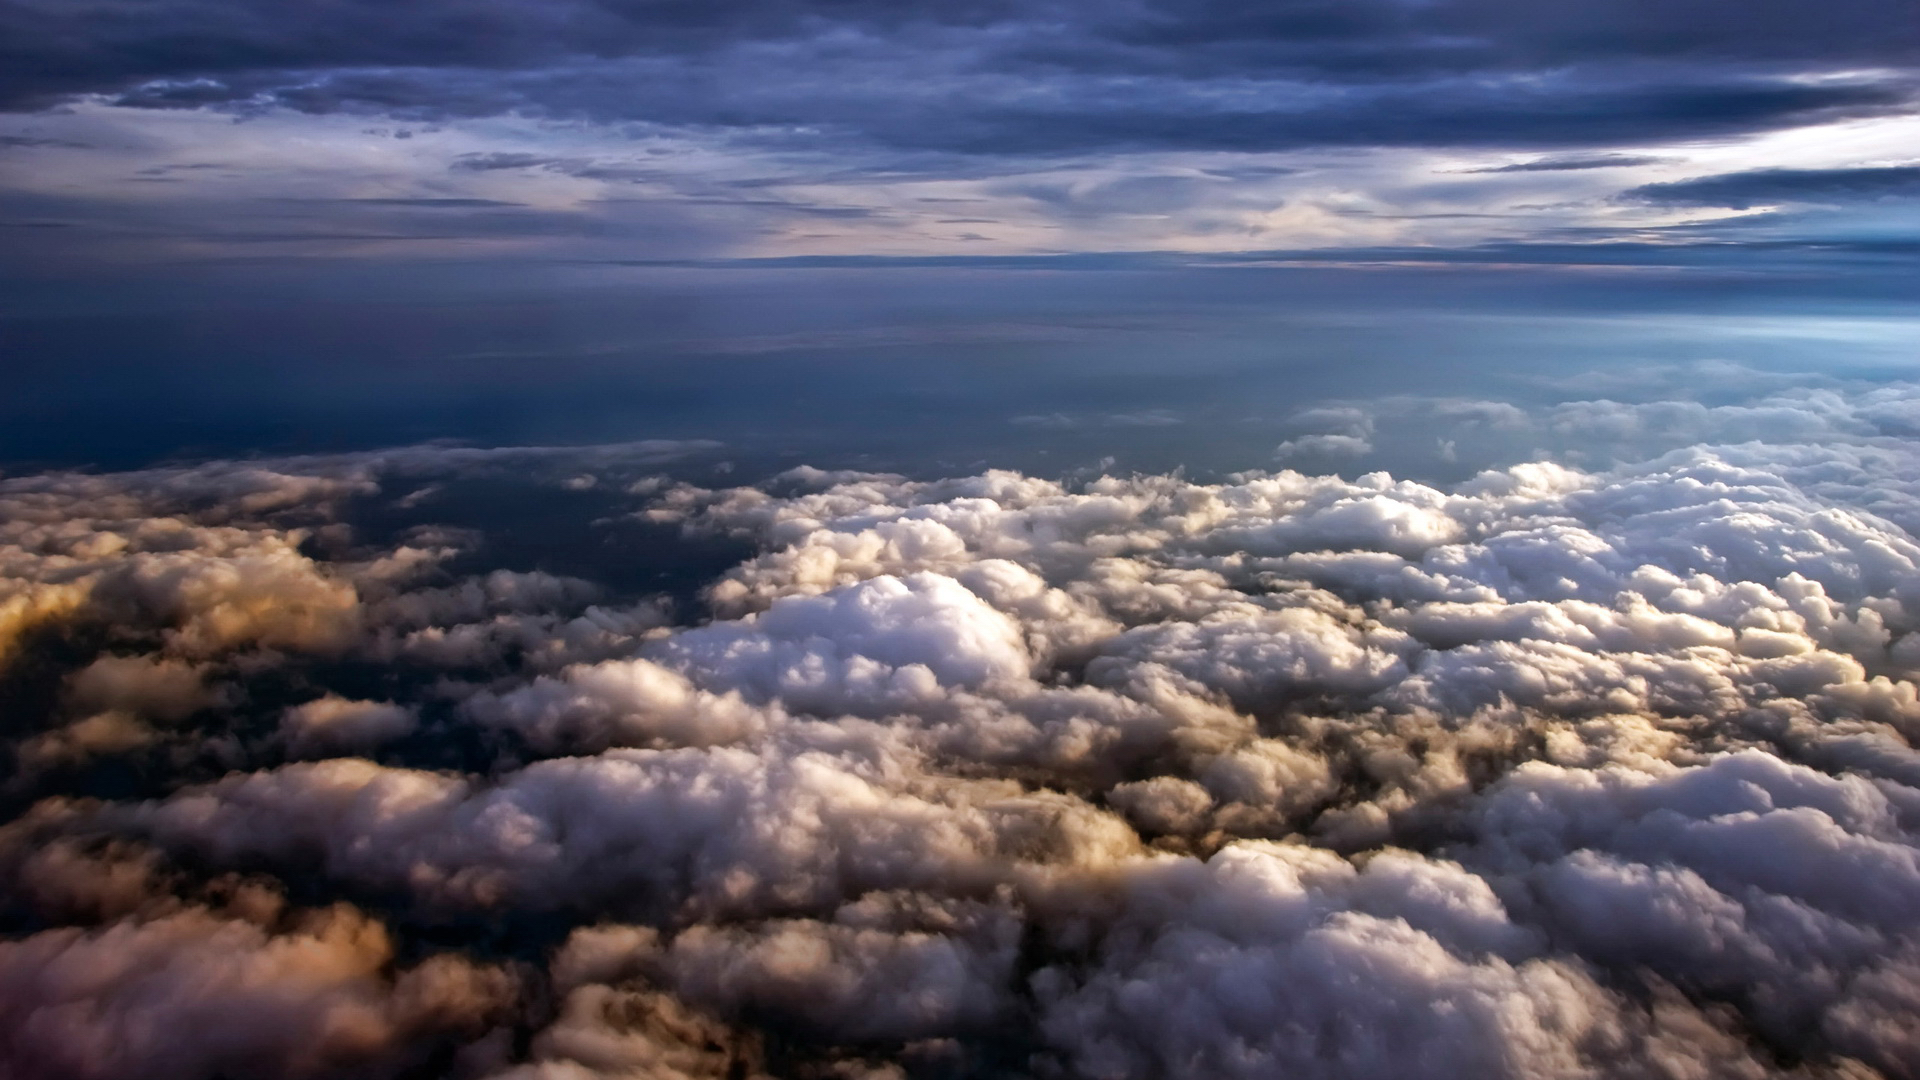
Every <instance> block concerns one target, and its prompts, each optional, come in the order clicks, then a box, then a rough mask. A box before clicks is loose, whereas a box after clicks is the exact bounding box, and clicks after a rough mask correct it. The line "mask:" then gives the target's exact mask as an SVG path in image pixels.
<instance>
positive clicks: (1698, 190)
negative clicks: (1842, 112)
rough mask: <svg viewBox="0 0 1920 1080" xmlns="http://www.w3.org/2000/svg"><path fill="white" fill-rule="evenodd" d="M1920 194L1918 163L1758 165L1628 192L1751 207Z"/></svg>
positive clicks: (1671, 201)
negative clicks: (1815, 166) (1845, 166)
mask: <svg viewBox="0 0 1920 1080" xmlns="http://www.w3.org/2000/svg"><path fill="white" fill-rule="evenodd" d="M1914 195H1920V165H1888V166H1882V167H1878V168H1849V169H1755V170H1753V171H1751V172H1737V173H1722V174H1720V175H1718V176H1702V177H1698V178H1696V179H1693V180H1675V181H1671V182H1669V183H1663V184H1646V185H1643V186H1641V187H1637V188H1634V189H1632V190H1630V191H1628V192H1627V193H1626V197H1627V198H1631V199H1639V200H1641V201H1643V202H1651V203H1661V204H1666V205H1671V206H1724V207H1728V208H1729V209H1733V210H1749V209H1752V208H1753V207H1755V206H1760V205H1765V204H1770V203H1813V204H1816V205H1820V204H1826V205H1831V204H1845V203H1853V202H1863V201H1868V200H1873V199H1890V198H1906V197H1911V196H1914Z"/></svg>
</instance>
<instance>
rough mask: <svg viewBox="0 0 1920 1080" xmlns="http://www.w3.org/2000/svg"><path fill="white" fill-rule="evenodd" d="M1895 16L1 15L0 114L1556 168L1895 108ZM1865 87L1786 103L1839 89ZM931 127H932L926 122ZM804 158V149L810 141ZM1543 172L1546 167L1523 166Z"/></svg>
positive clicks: (786, 6)
mask: <svg viewBox="0 0 1920 1080" xmlns="http://www.w3.org/2000/svg"><path fill="white" fill-rule="evenodd" d="M1917 23H1920V20H1916V19H1914V18H1913V16H1912V12H1911V9H1910V8H1909V7H1907V6H1906V5H1904V4H1901V3H1898V2H1895V0H1850V2H1847V3H1840V4H1833V5H1818V6H1816V5H1812V4H1807V3H1799V2H1786V0H1776V2H1772V3H1768V4H1764V5H1761V6H1759V7H1757V8H1755V9H1753V10H1743V12H1742V16H1741V18H1739V19H1728V18H1726V17H1725V11H1724V9H1723V8H1720V7H1719V6H1717V5H1710V4H1704V3H1687V4H1680V5H1652V4H1643V5H1633V6H1630V7H1628V8H1626V9H1624V10H1623V9H1621V8H1620V7H1619V5H1612V4H1605V5H1603V4H1598V3H1580V4H1573V5H1563V6H1558V7H1554V8H1552V9H1550V10H1549V9H1543V8H1541V7H1539V6H1537V5H1528V6H1516V5H1511V4H1507V3H1498V2H1493V0H1454V2H1449V3H1439V4H1432V5H1407V4H1402V3H1397V2H1388V0H1367V2H1360V3H1346V4H1330V3H1323V2H1313V0H1301V2H1279V3H1266V4H1259V5H1247V4H1203V5H1198V6H1193V5H1173V4H1158V3H1149V4H1142V5H1133V6H1126V7H1114V6H1110V5H1093V4H1076V3H1057V4H1049V5H1042V6H1039V7H1034V6H1016V5H1007V4H998V3H975V4H963V5H957V6H955V5H932V4H868V3H854V2H849V3H818V4H797V3H790V2H762V3H743V4H727V5H694V4H678V3H675V4H647V5H633V4H625V3H616V2H611V0H602V2H591V0H550V2H545V3H494V4H488V5H484V6H479V7H476V6H474V5H456V4H445V3H434V4H427V5H410V6H409V7H407V8H406V9H404V10H401V9H396V8H393V7H391V6H390V5H378V4H372V3H365V2H356V0H344V2H332V3H324V4H322V3H316V2H313V0H304V2H300V3H292V4H272V5H268V4H264V3H260V2H239V3H210V2H206V0H198V2H195V0H166V2H161V3H155V4H151V5H143V6H141V7H139V8H135V9H128V8H124V7H120V6H112V5H106V4H79V5H58V6H56V5H51V4H44V3H28V2H24V0H9V2H7V3H5V4H0V41H5V42H7V43H9V44H7V45H4V46H0V50H3V51H0V70H4V71H5V74H4V75H0V103H4V104H9V105H11V106H12V107H14V108H34V107H39V106H43V105H45V104H47V103H49V102H51V101H55V100H58V99H59V98H60V97H62V96H63V95H69V94H74V93H82V92H99V93H109V94H120V95H123V96H122V100H124V101H126V102H128V103H130V104H138V105H146V106H154V107H196V106H202V105H221V104H225V105H234V104H239V103H248V102H251V103H262V102H266V103H278V104H282V105H285V106H289V107H292V108H295V109H301V110H305V111H311V112H332V111H340V110H354V111H369V112H383V113H389V114H393V115H397V116H409V117H417V118H423V119H431V118H443V117H457V116H476V115H490V114H498V113H504V112H508V111H515V110H518V111H523V112H528V113H532V114H548V115H556V116H578V117H587V118H593V119H600V120H645V121H653V122H661V123H668V124H684V125H701V126H711V127H717V128H728V129H743V128H746V129H793V128H806V129H808V131H809V132H816V129H825V130H829V131H831V130H836V129H837V130H839V131H841V132H842V133H843V135H844V134H846V133H852V134H855V135H861V136H865V137H868V138H871V139H874V140H877V141H879V142H881V143H883V144H887V145H892V146H896V147H915V148H922V149H933V150H941V151H959V152H965V153H989V154H991V153H1010V154H1046V153H1052V152H1060V151H1067V152H1071V151H1077V150H1086V149H1093V148H1100V147H1125V146H1141V147H1189V148H1207V149H1251V150H1267V149H1282V148H1287V147H1292V146H1303V145H1367V144H1402V145H1405V144H1412V145H1429V146H1431V145H1446V144H1452V143H1462V144H1474V145H1514V146H1539V147H1552V146H1577V145H1581V144H1583V143H1595V142H1608V141H1621V140H1640V141H1646V140H1655V141H1657V140H1663V139H1672V138H1681V137H1689V136H1697V135H1707V134H1717V133H1732V132H1739V131H1746V130H1754V129H1765V128H1769V127H1773V126H1778V125H1782V124H1789V123H1798V122H1804V121H1809V120H1814V119H1819V118H1822V117H1825V116H1831V115H1855V114H1859V113H1871V112H1876V111H1881V110H1885V109H1888V108H1895V107H1899V106H1901V105H1903V104H1905V103H1906V102H1908V101H1909V100H1910V98H1911V86H1910V85H1909V83H1908V80H1906V79H1904V78H1902V77H1900V76H1899V75H1898V74H1890V73H1897V72H1899V71H1901V70H1903V69H1907V68H1910V67H1911V66H1912V64H1913V61H1914V57H1915V53H1916V45H1917V44H1920V29H1916V24H1917ZM1840 65H1845V66H1847V67H1849V68H1853V69H1857V70H1864V69H1874V70H1876V71H1878V72H1879V74H1877V75H1873V76H1871V77H1868V76H1861V77H1857V78H1854V79H1851V80H1839V81H1824V82H1819V83H1809V82H1806V81H1796V80H1792V79H1789V78H1787V77H1788V76H1791V75H1793V74H1795V73H1797V72H1801V71H1808V70H1811V71H1821V72H1825V71H1830V70H1833V69H1834V68H1835V67H1836V66H1840ZM936 117H937V118H938V121H937V122H935V118H936ZM815 137H817V134H816V135H815ZM1542 167H1543V168H1544V167H1545V166H1542Z"/></svg>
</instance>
